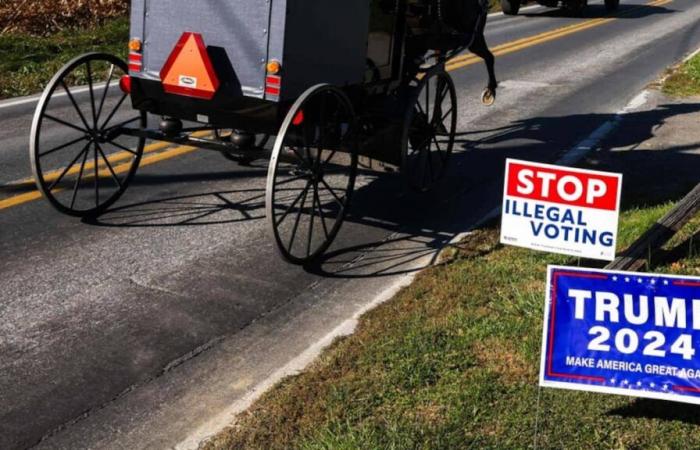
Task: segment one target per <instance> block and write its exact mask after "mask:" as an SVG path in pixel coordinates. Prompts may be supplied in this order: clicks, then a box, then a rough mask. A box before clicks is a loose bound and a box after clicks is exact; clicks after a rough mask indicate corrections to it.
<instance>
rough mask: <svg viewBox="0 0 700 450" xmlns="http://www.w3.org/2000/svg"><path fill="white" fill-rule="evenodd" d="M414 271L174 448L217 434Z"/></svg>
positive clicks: (188, 449)
mask: <svg viewBox="0 0 700 450" xmlns="http://www.w3.org/2000/svg"><path fill="white" fill-rule="evenodd" d="M416 274H417V273H416V272H412V273H409V274H406V275H403V276H401V277H400V278H399V279H398V280H396V281H395V282H394V283H393V284H392V285H391V286H389V287H388V288H386V289H384V290H383V291H382V292H381V293H379V295H377V296H376V297H375V298H374V299H373V300H372V301H370V302H369V303H365V304H364V305H362V307H360V308H359V309H358V310H357V311H355V313H354V314H353V315H352V317H351V318H350V319H347V320H345V321H344V322H342V323H341V324H340V325H338V326H337V327H335V328H334V329H333V330H332V331H331V332H330V333H328V334H326V335H325V336H324V337H322V338H321V339H319V340H318V341H316V342H314V343H313V344H311V345H310V346H309V347H308V348H307V349H306V350H304V351H303V352H302V353H300V354H299V355H297V356H296V357H295V358H293V359H292V360H291V361H289V362H288V363H287V364H285V365H284V366H282V367H281V368H279V369H277V370H276V371H275V372H273V373H272V374H271V375H270V376H268V377H267V378H265V379H264V380H263V381H261V382H260V383H258V384H257V385H255V387H254V388H253V389H251V391H250V392H249V393H248V394H246V395H245V396H244V397H242V398H240V399H238V400H236V401H235V402H233V403H232V404H231V405H230V406H229V407H228V408H226V409H225V410H224V411H222V412H220V413H219V414H217V415H216V416H214V418H213V419H211V420H209V421H207V423H205V424H204V425H202V426H200V427H199V428H198V429H197V430H195V431H194V432H193V433H192V434H190V435H189V436H188V437H187V438H185V439H184V440H183V441H181V442H180V443H179V444H177V445H176V446H175V447H174V448H175V449H176V450H195V449H198V448H199V447H200V446H201V444H203V443H204V442H206V441H207V440H209V439H210V438H212V437H213V436H215V435H216V434H218V433H219V432H220V431H221V430H223V429H225V428H226V427H228V426H230V425H232V424H233V423H234V422H235V420H236V416H238V415H239V414H240V413H242V412H243V411H245V410H246V409H248V408H249V407H250V406H251V405H252V404H253V403H254V402H255V401H256V400H257V399H258V398H260V396H262V395H263V394H264V393H265V392H267V391H268V390H269V389H270V388H272V387H273V386H274V385H275V384H277V383H278V382H279V381H280V380H282V379H283V378H286V377H288V376H292V375H296V374H298V373H300V372H301V371H303V370H304V369H305V368H306V367H307V366H308V365H309V364H311V363H312V362H313V361H315V360H316V358H317V357H318V356H319V355H320V354H321V352H322V351H323V350H324V349H326V347H328V346H329V345H330V344H332V343H333V341H335V340H336V339H337V338H340V337H344V336H349V335H351V334H353V333H354V332H355V329H356V328H357V325H358V323H359V319H360V317H361V316H362V315H363V314H365V313H366V312H368V311H370V310H372V309H374V308H376V307H377V306H379V305H381V304H382V303H384V302H386V301H388V300H390V299H391V298H393V297H394V296H395V295H396V294H397V293H398V292H399V291H400V290H401V289H403V288H404V287H406V286H408V285H410V284H411V283H412V282H413V279H414V278H415V277H416Z"/></svg>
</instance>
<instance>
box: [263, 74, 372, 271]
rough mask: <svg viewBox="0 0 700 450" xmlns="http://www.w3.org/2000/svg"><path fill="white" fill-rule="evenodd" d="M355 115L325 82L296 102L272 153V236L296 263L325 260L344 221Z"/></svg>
mask: <svg viewBox="0 0 700 450" xmlns="http://www.w3.org/2000/svg"><path fill="white" fill-rule="evenodd" d="M357 161H358V149H357V139H356V132H355V113H354V109H353V106H352V104H351V103H350V100H349V99H348V97H347V96H346V95H345V93H344V92H343V91H341V90H340V89H338V88H335V87H333V86H330V85H327V84H321V85H318V86H315V87H312V88H310V89H309V90H307V91H306V92H305V93H304V94H303V95H302V96H301V97H299V99H298V100H297V101H296V103H294V105H293V106H292V108H291V109H290V110H289V113H288V114H287V117H286V119H285V120H284V122H283V124H282V128H281V129H280V132H279V134H278V135H277V140H276V141H275V147H274V149H273V151H272V158H271V160H270V168H269V171H268V175H267V194H266V199H265V206H266V213H267V220H268V224H269V228H270V232H271V234H272V236H273V238H274V240H275V242H276V244H277V248H278V249H279V251H280V253H281V255H282V256H283V257H284V258H285V259H286V260H287V261H290V262H292V263H294V264H306V263H309V262H312V261H313V260H315V259H316V258H318V257H319V256H321V255H322V254H323V253H324V252H325V251H326V250H327V249H328V247H330V245H331V244H332V243H333V240H334V239H335V237H336V236H337V234H338V231H339V230H340V227H341V225H342V223H343V220H344V219H345V215H346V213H347V210H348V207H349V204H350V198H351V196H352V192H353V189H354V186H355V176H356V174H357Z"/></svg>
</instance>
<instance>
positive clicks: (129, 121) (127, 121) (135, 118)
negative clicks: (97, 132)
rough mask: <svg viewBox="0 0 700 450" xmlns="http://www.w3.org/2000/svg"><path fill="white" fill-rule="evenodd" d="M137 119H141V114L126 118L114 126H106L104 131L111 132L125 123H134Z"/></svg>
mask: <svg viewBox="0 0 700 450" xmlns="http://www.w3.org/2000/svg"><path fill="white" fill-rule="evenodd" d="M137 120H141V116H138V117H134V118H132V119H129V120H125V121H124V122H121V123H118V124H116V125H112V126H111V127H109V128H105V129H104V130H103V131H104V132H106V133H109V132H111V131H114V130H116V129H117V128H123V127H124V126H125V125H129V124H130V123H134V122H136V121H137Z"/></svg>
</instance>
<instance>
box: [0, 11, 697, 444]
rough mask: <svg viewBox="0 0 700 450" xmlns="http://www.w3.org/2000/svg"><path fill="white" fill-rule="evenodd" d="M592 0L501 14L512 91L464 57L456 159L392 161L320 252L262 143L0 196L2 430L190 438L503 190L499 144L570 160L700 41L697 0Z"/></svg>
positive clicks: (9, 164) (20, 129)
mask: <svg viewBox="0 0 700 450" xmlns="http://www.w3.org/2000/svg"><path fill="white" fill-rule="evenodd" d="M591 3H592V5H591V6H590V7H589V9H588V10H587V12H586V14H585V16H584V17H582V18H570V17H566V16H565V15H564V14H563V13H561V12H560V11H558V10H553V9H546V8H534V9H528V10H526V11H523V13H522V15H521V16H518V17H507V16H495V17H492V18H491V19H490V21H489V24H488V26H487V39H488V41H489V44H490V45H491V47H492V48H495V49H499V48H500V49H501V50H500V51H501V52H502V54H501V55H500V56H498V57H497V70H498V76H499V79H500V81H501V89H500V90H499V92H498V101H497V103H496V105H495V106H493V107H491V108H486V107H483V106H482V105H481V104H480V101H479V96H480V94H481V89H482V88H483V86H485V84H486V74H485V70H484V68H483V65H481V64H480V63H479V64H472V65H468V66H466V67H462V68H458V69H456V70H454V71H452V76H453V77H454V79H455V83H456V85H457V89H458V96H459V102H460V115H459V126H458V130H459V137H458V141H459V144H458V147H459V152H458V153H457V154H456V155H455V157H454V160H453V166H452V169H451V171H450V174H449V177H448V179H447V180H446V181H445V183H444V184H443V185H442V186H441V187H440V189H438V190H437V191H436V192H434V193H431V194H429V195H416V194H411V193H405V192H404V191H403V190H402V189H401V184H400V180H399V179H398V178H397V177H396V176H393V175H376V176H374V175H372V176H366V177H363V179H362V180H361V186H360V187H359V189H358V192H357V195H356V197H355V199H354V204H353V208H352V212H351V215H350V217H349V218H348V220H347V222H346V224H345V226H344V227H343V229H342V230H341V233H340V235H339V238H338V239H337V241H336V242H335V244H334V245H333V247H332V248H331V249H330V251H329V254H328V256H327V257H326V258H325V259H324V260H323V261H322V262H321V263H320V264H319V265H318V266H317V267H315V268H313V269H307V270H305V269H302V268H300V267H297V266H292V265H289V264H286V263H284V262H283V261H281V260H280V259H279V258H278V256H277V255H276V253H275V249H274V248H273V243H272V240H271V238H270V236H268V233H267V229H266V222H265V220H264V189H265V176H266V170H267V168H266V165H265V163H264V162H262V161H261V162H258V163H255V164H253V166H252V167H243V166H238V165H236V164H235V163H232V162H230V161H228V160H226V159H224V158H223V157H222V156H221V155H219V154H216V153H213V152H204V151H202V152H191V153H187V154H185V155H181V156H179V157H176V158H170V159H165V160H162V161H160V162H158V163H154V164H151V165H148V166H146V167H143V168H142V170H140V171H139V173H138V174H137V177H136V179H135V180H134V182H133V184H132V185H131V187H130V189H129V191H128V192H127V193H126V195H125V196H124V197H123V198H122V199H121V200H120V201H119V202H118V203H117V204H116V205H115V206H114V207H112V209H111V210H110V211H109V212H108V213H106V214H105V215H103V216H101V217H100V218H99V219H98V220H97V221H95V222H90V223H87V222H81V221H80V220H76V219H74V218H69V217H65V216H62V215H60V214H59V213H57V212H55V211H53V210H52V209H51V208H50V207H49V206H48V205H47V204H46V203H45V202H43V201H41V200H38V201H29V202H25V203H21V204H18V205H16V206H12V207H9V208H5V209H2V210H0V275H1V276H0V299H1V300H2V301H1V302H0V317H1V318H2V320H1V321H0V448H2V449H14V448H26V447H30V446H33V445H36V444H38V443H41V444H40V445H41V446H43V447H46V448H82V447H92V448H139V447H140V448H164V447H174V446H176V445H177V444H178V443H181V442H183V441H185V440H187V439H188V437H190V436H191V433H192V431H193V430H195V429H198V428H201V427H204V426H205V425H206V424H207V423H208V421H209V419H210V417H213V416H216V415H217V414H220V413H221V412H223V411H226V408H227V406H228V405H230V404H231V403H232V402H234V401H236V400H240V399H241V398H243V397H245V396H246V395H248V394H249V393H250V389H251V388H252V387H253V386H255V385H256V384H257V382H258V381H260V380H263V379H264V378H266V377H267V376H269V375H270V374H272V373H274V371H275V370H277V369H279V368H280V367H282V366H284V365H285V364H287V363H288V362H289V360H290V359H291V358H292V357H294V356H296V355H298V354H299V353H302V352H303V351H304V349H306V348H307V347H308V346H309V345H310V344H311V343H313V342H316V341H317V340H318V339H319V338H321V337H323V336H325V335H326V334H327V333H328V332H330V331H331V330H332V329H333V328H335V327H336V326H338V324H340V323H342V322H343V320H345V319H346V318H347V317H348V315H350V314H352V312H353V311H355V310H356V309H357V308H358V307H360V306H361V305H363V304H364V302H366V301H367V300H368V299H371V298H373V297H374V296H376V295H377V294H378V293H380V292H382V291H383V290H384V289H385V288H386V287H387V286H389V285H392V284H393V283H396V281H397V280H399V279H400V278H401V277H402V276H404V275H405V274H407V273H412V272H414V271H416V270H418V269H420V268H422V267H425V265H427V264H430V263H431V261H432V257H433V256H434V254H435V251H436V250H437V249H439V248H440V246H441V245H443V244H444V243H445V242H447V241H449V240H450V239H451V238H452V237H453V236H455V235H456V234H458V233H460V232H462V231H464V230H467V229H469V228H470V227H471V226H473V225H474V223H476V222H477V221H478V220H479V219H480V218H481V217H483V216H484V214H486V213H487V212H488V211H490V210H492V209H493V208H494V207H496V206H498V203H499V196H500V192H499V191H500V186H499V185H500V184H501V177H502V175H501V174H502V170H503V167H504V158H506V157H517V158H523V159H530V160H538V161H545V162H547V161H555V160H556V159H557V158H558V157H559V156H560V155H561V154H563V153H564V152H566V151H567V150H568V149H569V148H571V147H572V146H573V145H575V144H576V143H578V142H580V141H581V140H582V139H584V138H585V137H586V136H588V135H589V134H590V133H591V132H592V131H594V130H595V129H596V128H598V127H599V126H600V125H601V124H603V123H605V122H606V121H608V120H610V119H611V117H613V115H614V114H615V113H616V112H617V111H618V110H619V109H620V108H621V107H623V106H624V105H625V104H626V103H627V102H628V101H629V100H630V99H631V98H632V97H634V96H635V95H636V94H637V93H638V92H639V91H640V90H642V89H643V88H644V87H645V86H646V85H647V84H648V83H650V82H651V81H653V80H654V79H656V78H657V77H658V76H659V75H660V74H661V73H662V71H663V70H664V68H665V67H667V66H668V65H670V64H672V63H674V62H676V61H678V60H679V59H680V58H682V57H683V56H684V55H685V54H687V53H688V52H690V51H692V50H694V49H695V48H697V47H699V46H700V3H698V2H697V1H696V0H672V1H665V0H663V1H661V2H654V4H652V5H645V2H641V1H638V0H635V1H625V0H623V5H622V6H621V8H620V12H619V14H617V15H615V16H608V15H607V14H606V12H605V10H604V8H603V6H602V5H601V4H600V3H602V2H591ZM607 18H611V20H600V19H607ZM576 25H581V26H580V27H578V28H575V26H576ZM561 27H569V28H567V29H564V30H562V31H561V32H557V33H550V34H548V35H544V36H548V37H546V38H543V37H542V34H543V33H547V32H552V31H553V30H557V29H560V28H561ZM532 36H541V38H540V39H531V40H529V41H525V42H523V43H522V45H518V46H508V43H511V42H513V41H516V40H519V39H523V38H528V37H532ZM31 114H32V104H31V102H29V103H26V104H22V105H17V106H5V107H3V106H0V142H1V143H2V145H0V200H3V199H7V198H11V197H13V196H16V195H21V194H24V193H26V192H30V191H31V187H28V186H27V185H22V184H21V183H20V184H19V186H20V187H18V185H17V182H18V181H20V180H23V179H25V178H26V177H29V176H30V169H29V162H28V157H27V141H28V135H29V127H30V125H31ZM56 139H57V143H60V141H59V139H60V136H56Z"/></svg>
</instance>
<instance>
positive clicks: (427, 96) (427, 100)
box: [425, 78, 430, 123]
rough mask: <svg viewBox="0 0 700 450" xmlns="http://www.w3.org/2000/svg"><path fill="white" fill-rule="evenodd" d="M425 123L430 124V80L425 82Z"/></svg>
mask: <svg viewBox="0 0 700 450" xmlns="http://www.w3.org/2000/svg"><path fill="white" fill-rule="evenodd" d="M425 112H426V117H425V121H426V122H428V123H430V78H427V79H426V80H425Z"/></svg>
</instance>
